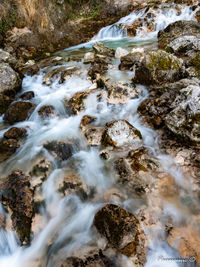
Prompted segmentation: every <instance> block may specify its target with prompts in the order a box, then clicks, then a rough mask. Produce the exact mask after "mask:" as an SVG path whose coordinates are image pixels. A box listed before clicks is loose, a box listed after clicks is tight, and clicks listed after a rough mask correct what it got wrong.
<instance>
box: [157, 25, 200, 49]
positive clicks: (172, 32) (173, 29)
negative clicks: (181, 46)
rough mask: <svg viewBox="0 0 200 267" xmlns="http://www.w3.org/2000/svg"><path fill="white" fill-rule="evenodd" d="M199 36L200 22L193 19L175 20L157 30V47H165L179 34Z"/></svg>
mask: <svg viewBox="0 0 200 267" xmlns="http://www.w3.org/2000/svg"><path fill="white" fill-rule="evenodd" d="M188 35H189V36H196V37H200V24H199V23H197V22H195V21H184V20H180V21H176V22H173V23H171V24H169V25H168V26H167V27H166V28H165V29H164V30H161V31H159V32H158V47H159V48H166V46H167V45H169V43H170V42H172V41H173V40H175V39H176V38H178V37H181V36H188Z"/></svg>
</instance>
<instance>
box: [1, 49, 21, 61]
mask: <svg viewBox="0 0 200 267" xmlns="http://www.w3.org/2000/svg"><path fill="white" fill-rule="evenodd" d="M2 62H4V63H8V64H10V65H14V64H16V63H17V60H16V59H15V58H14V57H13V56H11V54H10V53H8V52H6V51H4V50H3V49H0V63H2Z"/></svg>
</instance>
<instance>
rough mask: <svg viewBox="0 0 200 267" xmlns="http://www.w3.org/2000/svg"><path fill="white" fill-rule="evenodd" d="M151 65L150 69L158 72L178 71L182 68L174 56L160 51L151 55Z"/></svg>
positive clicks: (149, 65)
mask: <svg viewBox="0 0 200 267" xmlns="http://www.w3.org/2000/svg"><path fill="white" fill-rule="evenodd" d="M149 57H150V63H149V64H147V67H148V68H151V69H153V68H156V69H157V70H178V69H179V68H180V62H179V60H178V59H177V60H176V58H174V56H172V55H170V54H168V53H166V52H164V51H160V52H157V53H150V54H149Z"/></svg>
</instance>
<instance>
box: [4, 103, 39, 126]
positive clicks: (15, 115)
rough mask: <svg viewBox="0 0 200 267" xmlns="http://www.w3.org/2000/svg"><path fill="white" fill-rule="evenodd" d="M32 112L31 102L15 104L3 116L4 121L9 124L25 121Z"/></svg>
mask: <svg viewBox="0 0 200 267" xmlns="http://www.w3.org/2000/svg"><path fill="white" fill-rule="evenodd" d="M33 110H34V105H33V104H32V103H31V102H23V101H19V102H15V103H14V104H12V105H11V106H10V107H9V108H8V109H7V111H6V112H5V114H4V121H7V122H9V123H11V124H13V123H15V122H20V121H25V120H26V119H28V118H29V116H30V115H31V113H32V112H33Z"/></svg>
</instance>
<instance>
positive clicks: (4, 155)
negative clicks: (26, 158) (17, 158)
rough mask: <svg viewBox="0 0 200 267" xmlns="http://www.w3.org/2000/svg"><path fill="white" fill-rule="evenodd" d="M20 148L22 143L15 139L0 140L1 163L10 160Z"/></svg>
mask: <svg viewBox="0 0 200 267" xmlns="http://www.w3.org/2000/svg"><path fill="white" fill-rule="evenodd" d="M19 147H20V143H19V142H18V141H17V140H15V139H2V140H0V162H3V161H5V160H7V159H9V158H10V157H11V156H12V155H13V154H14V153H15V152H16V150H17V149H18V148H19Z"/></svg>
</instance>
